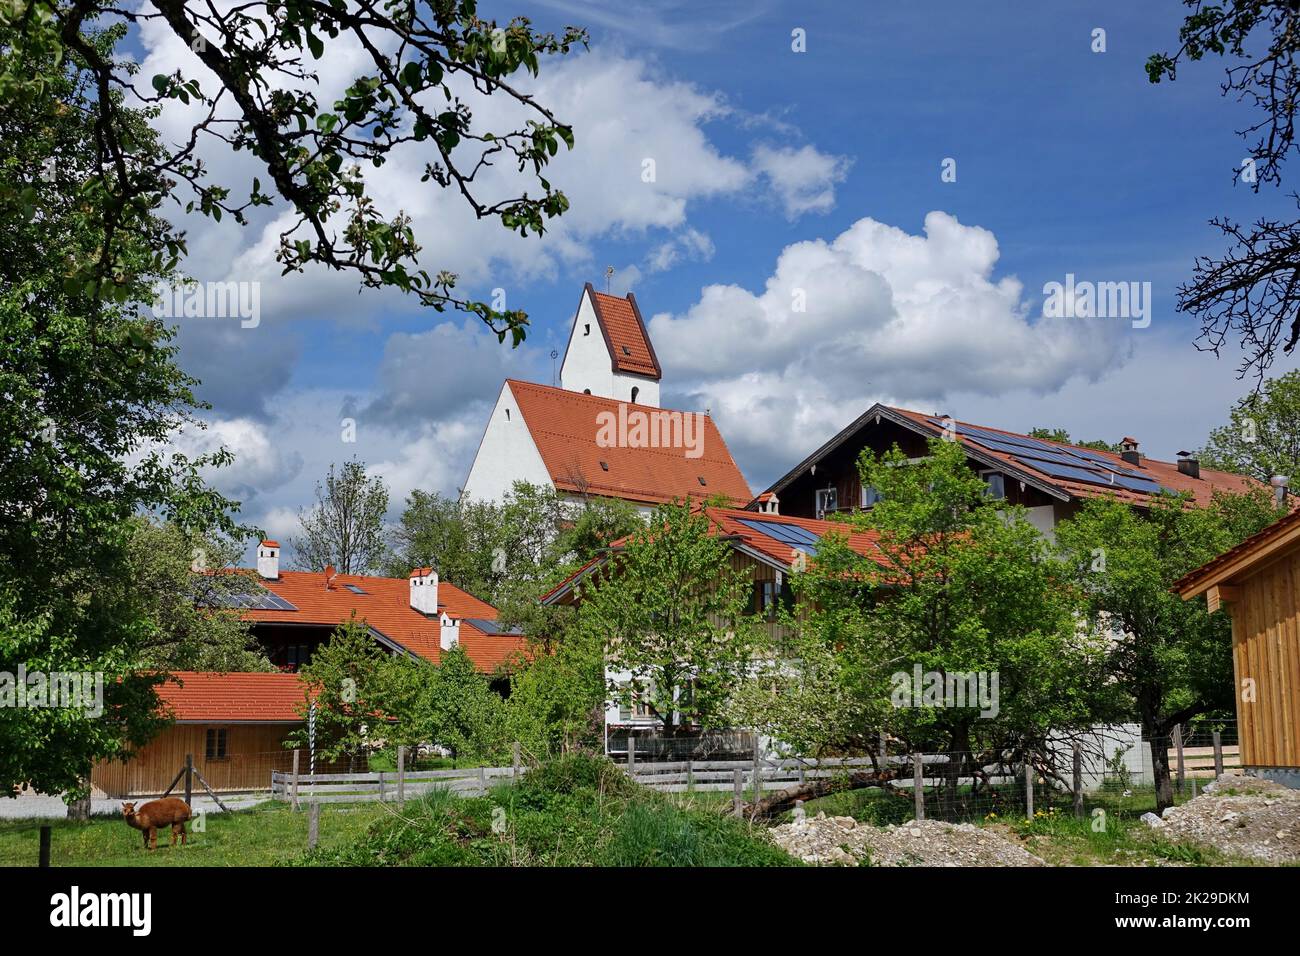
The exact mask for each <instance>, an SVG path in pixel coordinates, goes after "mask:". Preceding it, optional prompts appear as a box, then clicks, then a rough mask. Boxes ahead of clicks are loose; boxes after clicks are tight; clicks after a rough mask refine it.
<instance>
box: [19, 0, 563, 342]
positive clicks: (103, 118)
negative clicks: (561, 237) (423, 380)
mask: <svg viewBox="0 0 1300 956" xmlns="http://www.w3.org/2000/svg"><path fill="white" fill-rule="evenodd" d="M0 26H2V27H3V28H4V29H5V30H6V31H7V44H8V48H9V49H10V50H12V51H13V53H14V56H13V57H11V58H10V59H9V61H8V62H9V67H8V68H5V69H4V70H3V71H0V96H2V97H3V98H5V99H10V98H13V97H15V96H27V95H32V94H35V95H40V92H41V90H42V86H43V85H44V84H48V83H50V82H57V81H58V78H59V75H60V69H61V64H63V63H66V62H68V61H71V60H77V61H79V62H80V64H81V69H82V71H83V74H84V75H85V77H86V79H87V81H88V83H89V84H90V86H91V87H92V89H93V90H94V93H95V96H96V104H95V108H94V114H93V115H94V131H93V135H92V136H90V137H88V138H87V140H86V144H85V146H86V149H87V150H88V151H89V153H90V157H89V158H90V160H91V162H90V163H89V164H88V165H87V168H86V172H85V176H84V178H82V179H81V180H80V182H79V183H78V189H79V190H80V192H81V194H82V195H83V196H84V197H85V198H87V199H88V200H90V201H93V202H95V203H96V205H97V206H98V208H99V209H100V210H101V211H102V214H103V217H104V226H105V228H106V229H107V230H108V232H109V233H110V234H117V233H120V234H125V235H130V236H132V237H133V238H134V239H135V240H136V241H137V243H138V244H139V245H140V246H141V247H142V248H144V249H145V250H146V251H147V252H149V253H151V254H154V255H156V257H157V261H158V262H160V263H161V262H162V261H163V260H165V259H167V258H171V257H174V256H175V255H177V254H178V253H181V252H184V249H185V242H184V237H183V235H181V234H179V233H176V232H174V231H172V230H170V229H166V228H163V229H161V230H159V229H158V228H157V226H156V224H155V223H154V222H153V221H151V217H152V214H153V210H155V209H158V208H159V207H161V206H162V205H163V204H164V203H165V202H168V201H175V202H177V203H179V204H181V205H183V206H184V208H186V209H196V210H198V211H199V212H201V213H203V214H204V215H207V216H210V217H212V218H213V219H215V220H221V219H222V217H223V216H228V217H230V218H232V219H234V220H235V221H237V222H239V223H241V224H244V223H246V222H247V221H248V214H249V212H250V211H252V210H255V209H257V208H258V207H264V206H270V205H272V204H273V202H274V201H275V200H276V199H280V200H282V201H284V202H286V203H287V204H288V206H289V213H290V215H289V217H288V225H287V226H286V228H285V229H284V231H283V232H282V233H281V235H280V247H279V252H278V258H279V261H280V263H281V264H282V265H283V268H284V270H285V271H286V272H289V271H293V270H301V269H303V268H304V267H305V266H306V265H308V264H309V263H318V264H320V265H323V266H325V267H327V268H330V269H335V270H346V271H348V272H351V273H352V274H354V275H356V276H357V277H358V278H359V280H360V281H361V282H362V283H363V284H365V285H367V286H376V287H392V288H397V289H400V290H402V291H403V292H406V293H408V294H411V295H413V296H415V297H416V298H417V299H418V300H419V301H420V302H421V304H423V305H427V306H430V307H432V308H434V309H437V310H439V311H441V310H442V309H444V308H446V307H447V306H448V305H451V306H453V307H456V308H461V309H465V310H468V311H470V312H473V313H474V314H477V315H478V316H480V317H481V318H482V319H483V321H484V322H486V323H487V324H488V325H489V327H491V328H492V329H493V331H495V332H496V333H497V334H498V335H499V336H500V337H501V338H502V339H503V340H504V338H505V337H506V336H507V335H510V336H511V337H512V340H513V341H514V342H515V343H516V344H517V343H518V342H519V341H521V340H522V339H523V337H524V331H525V328H526V322H527V319H526V316H525V315H524V313H523V312H520V311H517V310H506V309H504V308H500V307H494V306H493V305H490V304H487V303H482V302H475V301H470V300H468V299H464V298H459V297H457V295H456V294H455V293H454V291H453V288H454V285H455V281H456V277H455V276H454V275H451V274H449V273H446V272H438V271H436V270H434V271H431V270H430V269H429V268H428V267H427V266H423V265H422V264H421V263H420V261H419V252H420V246H419V244H418V242H417V239H416V236H415V234H414V232H413V230H412V228H411V224H410V219H409V217H408V216H407V215H405V214H404V213H403V212H402V211H401V210H400V209H397V208H387V209H386V208H383V207H382V206H381V205H380V203H378V202H377V201H376V200H375V198H374V196H373V195H372V191H371V189H370V184H369V183H368V182H367V181H366V178H365V175H364V174H363V169H376V168H379V167H382V166H383V165H384V164H385V163H386V162H388V161H389V160H390V159H392V158H395V157H397V156H410V157H412V158H414V157H419V158H420V162H421V163H422V164H423V168H424V175H423V177H422V179H421V182H422V183H424V184H427V188H430V189H437V190H444V189H447V190H451V191H452V192H453V193H454V194H455V195H457V196H459V197H460V198H461V200H463V201H464V202H465V203H466V204H467V205H468V206H469V208H470V209H471V211H472V212H473V214H474V215H475V216H477V217H478V218H480V219H483V218H487V219H494V220H497V221H498V222H499V223H500V224H501V225H502V226H503V227H505V228H506V229H509V230H511V231H514V232H518V233H519V234H521V235H528V234H530V233H532V234H537V233H541V232H542V231H543V230H544V228H545V224H546V220H547V219H549V218H551V217H553V216H558V215H560V214H561V213H563V212H564V211H565V210H566V209H567V208H568V200H567V199H566V198H565V196H564V194H563V193H562V192H561V191H560V190H558V189H557V188H555V187H554V186H553V185H552V184H551V183H550V182H549V181H548V180H547V178H546V177H545V176H544V175H543V171H544V170H545V168H546V166H547V164H548V163H549V162H550V160H551V158H552V157H554V156H555V155H556V153H557V152H558V151H559V149H560V147H561V146H567V147H570V148H572V146H573V132H572V129H571V128H570V127H569V126H567V125H565V124H564V123H563V122H562V121H560V120H559V119H557V118H556V117H555V116H554V115H553V114H552V112H551V111H550V109H548V108H547V107H546V106H545V105H544V104H542V103H540V102H538V101H537V100H536V99H535V98H534V97H533V96H532V95H531V94H530V93H529V92H528V91H527V90H526V89H525V88H524V87H523V86H521V85H520V84H519V82H518V76H519V75H520V74H521V73H522V74H531V75H534V76H535V75H536V74H537V73H538V71H539V69H540V65H541V61H542V59H543V58H545V57H547V56H552V55H562V54H564V53H567V52H568V51H569V49H570V48H571V47H572V46H573V45H574V44H578V43H585V34H584V33H583V32H582V31H581V30H577V29H574V28H569V29H566V30H565V31H564V33H563V34H561V35H559V36H556V35H553V34H548V33H538V32H535V31H533V30H532V29H531V26H530V24H529V21H528V20H527V19H525V18H523V17H516V18H515V19H513V20H511V21H509V22H508V23H505V24H501V25H498V24H497V23H496V22H495V21H490V20H484V19H482V18H480V17H479V16H478V4H477V2H476V0H434V2H428V3H419V2H400V3H390V2H387V0H357V2H350V3H333V2H316V0H264V2H252V3H240V4H235V5H229V4H192V3H184V2H182V0H158V2H156V3H153V4H148V5H145V6H142V7H141V6H133V5H132V6H128V5H121V4H115V3H109V2H104V0H70V2H66V3H54V2H52V0H14V2H10V3H6V4H4V6H3V8H0ZM128 28H136V29H148V30H150V31H151V32H154V33H157V32H158V31H162V33H163V34H164V35H172V36H174V37H175V39H176V40H178V41H179V47H180V48H182V49H188V50H190V51H192V53H193V58H192V60H191V61H189V62H186V63H185V65H184V66H182V67H181V68H180V69H178V70H176V71H175V72H173V73H171V74H158V75H155V76H152V77H147V78H144V77H138V76H137V70H138V68H137V66H136V65H135V58H134V57H130V56H124V55H121V54H118V53H115V51H114V44H113V43H108V44H104V43H103V42H101V37H102V36H103V34H96V33H95V32H94V31H97V30H98V31H102V30H106V29H107V30H112V31H113V32H112V33H111V36H112V38H113V39H114V40H120V39H121V37H122V36H123V35H124V34H125V33H126V31H127V29H128ZM336 44H338V45H340V46H341V45H345V44H346V46H347V48H348V50H349V52H348V53H347V54H346V55H345V56H344V57H343V58H341V59H340V61H338V62H337V63H329V64H328V68H330V69H347V70H352V71H355V72H353V73H352V75H351V77H350V82H349V83H347V84H346V88H345V89H344V92H343V94H342V95H341V96H340V97H339V98H338V99H337V100H333V101H332V102H331V101H326V102H321V100H320V97H319V94H320V81H319V77H318V75H317V73H316V69H317V68H318V67H317V66H316V64H326V63H327V62H328V61H327V53H328V51H329V50H330V48H331V47H333V46H334V45H336ZM126 96H129V98H130V99H131V101H132V102H142V103H145V104H147V105H148V106H149V107H151V108H153V107H158V106H161V105H163V104H167V103H168V102H175V103H177V104H183V105H184V106H186V107H189V108H190V110H191V111H192V112H187V113H186V114H185V115H186V118H185V120H184V122H185V123H186V124H187V127H188V128H186V129H184V130H183V131H181V132H180V133H179V135H176V134H175V131H173V135H169V136H168V146H167V148H166V149H163V150H160V149H159V148H158V147H157V144H156V143H155V142H154V141H153V138H152V137H143V138H142V137H141V136H139V135H138V131H139V130H138V126H139V114H137V113H133V112H132V111H131V110H129V109H127V108H126V107H125V106H124V105H123V100H124V98H126ZM502 101H504V102H502ZM499 104H500V105H499ZM476 111H477V112H478V113H479V115H482V114H483V113H488V114H489V115H492V116H495V117H498V118H500V117H508V119H504V120H503V121H502V122H500V123H499V124H497V125H492V124H487V123H483V122H481V121H479V120H478V119H476V116H475V112H476ZM211 150H231V151H234V152H247V153H248V154H250V155H251V156H252V157H254V159H255V161H256V163H257V166H258V168H259V170H260V171H259V173H258V174H257V175H255V176H253V177H252V181H251V183H250V182H245V183H232V182H220V181H215V180H213V179H212V178H210V171H211V169H212V168H213V164H211V163H210V162H205V161H204V160H205V157H206V154H207V153H208V152H209V151H211ZM494 166H510V167H514V168H515V170H517V172H518V173H519V174H520V176H519V180H520V181H519V183H518V185H517V187H516V186H514V185H511V186H507V187H505V188H504V189H502V190H500V194H499V195H494V194H492V192H491V190H490V189H489V188H488V187H487V186H486V185H485V184H484V181H483V180H484V179H485V178H486V177H485V176H484V175H483V173H484V170H488V169H491V168H492V167H494ZM534 187H535V188H534ZM516 189H517V191H515V190H516ZM52 192H56V190H49V189H44V188H40V187H39V185H37V187H36V188H35V189H34V190H32V191H31V192H30V194H27V195H28V198H27V200H26V201H28V202H30V203H31V204H33V205H35V206H37V207H44V205H45V204H46V202H47V201H48V200H49V194H50V193H52ZM54 201H57V197H55V200H54ZM67 252H68V254H67V255H65V256H64V255H61V256H60V259H61V260H66V263H67V265H68V267H69V268H68V272H67V276H68V279H69V281H70V282H74V283H77V284H79V285H80V286H82V287H83V288H85V289H86V290H87V293H88V294H91V295H94V296H102V297H108V298H111V297H113V296H114V295H115V290H116V288H117V287H118V285H119V282H120V273H121V270H122V266H123V260H122V258H121V252H122V250H121V248H120V247H119V246H118V244H116V243H105V244H104V245H103V246H101V247H98V248H93V247H92V248H79V249H69V250H68V251H67Z"/></svg>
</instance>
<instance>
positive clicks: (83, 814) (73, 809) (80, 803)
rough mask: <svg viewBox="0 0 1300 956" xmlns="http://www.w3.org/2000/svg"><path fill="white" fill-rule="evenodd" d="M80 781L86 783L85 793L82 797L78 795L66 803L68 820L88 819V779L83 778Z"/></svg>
mask: <svg viewBox="0 0 1300 956" xmlns="http://www.w3.org/2000/svg"><path fill="white" fill-rule="evenodd" d="M82 783H84V784H85V785H86V788H87V789H86V795H85V796H84V797H78V798H77V799H76V800H73V801H71V802H70V803H69V804H68V819H69V820H89V819H90V793H91V791H90V781H89V780H83V781H82Z"/></svg>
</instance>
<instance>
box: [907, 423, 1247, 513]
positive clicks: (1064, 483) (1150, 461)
mask: <svg viewBox="0 0 1300 956" xmlns="http://www.w3.org/2000/svg"><path fill="white" fill-rule="evenodd" d="M890 411H893V412H897V413H898V414H900V415H903V416H905V417H907V418H908V419H910V420H911V421H913V422H915V423H916V424H917V425H919V426H921V428H922V429H923V430H925V431H927V432H929V433H931V434H938V433H939V432H940V431H941V430H942V429H941V428H940V427H939V426H936V425H933V424H931V423H930V419H932V418H935V417H936V416H934V415H925V414H922V413H921V412H914V411H911V410H910V409H906V408H891V409H890ZM954 423H955V424H956V425H958V426H962V425H968V426H970V427H973V428H979V429H982V430H983V431H986V432H991V433H994V434H999V435H1008V436H1010V437H1013V438H1027V437H1029V436H1027V435H1022V434H1020V433H1019V432H1009V431H1005V430H1004V429H1000V428H990V427H989V426H987V425H978V424H976V423H974V422H960V421H956V420H955V419H954ZM958 437H959V438H960V439H961V442H962V444H963V445H965V446H967V447H969V448H972V449H975V450H978V451H979V452H980V453H981V454H983V455H985V456H987V457H989V458H992V459H994V460H995V461H997V462H999V463H1000V464H1005V465H1007V466H1008V470H1009V471H1010V472H1011V473H1013V474H1014V473H1015V472H1027V473H1029V474H1030V475H1031V476H1033V477H1035V478H1037V479H1038V480H1039V481H1041V482H1044V483H1045V484H1049V485H1053V486H1055V487H1057V488H1059V489H1061V490H1062V491H1064V492H1066V493H1067V494H1069V495H1071V496H1073V497H1076V498H1099V497H1104V496H1111V495H1113V496H1114V497H1115V498H1117V499H1119V500H1120V501H1127V502H1129V503H1131V504H1145V503H1146V502H1147V500H1148V499H1149V497H1150V495H1147V494H1145V493H1143V492H1140V491H1131V490H1129V489H1127V488H1121V487H1119V486H1113V487H1112V486H1109V485H1095V484H1089V483H1088V482H1083V481H1070V480H1068V479H1064V478H1060V477H1054V476H1052V475H1050V474H1048V473H1046V472H1042V471H1039V470H1038V469H1036V468H1034V467H1033V466H1032V459H1023V458H1015V457H1013V456H1011V455H1009V454H1005V453H1004V452H1001V451H998V450H996V449H993V448H988V447H986V446H984V445H981V444H979V443H978V442H977V441H973V440H972V439H971V438H969V437H968V436H966V435H961V434H958ZM1038 440H1039V441H1043V442H1046V443H1047V444H1049V445H1056V446H1058V447H1060V448H1064V449H1079V450H1080V451H1086V452H1088V453H1089V454H1093V455H1100V456H1101V457H1102V458H1104V459H1106V460H1107V461H1109V462H1113V463H1114V464H1115V466H1116V467H1119V468H1128V469H1132V470H1134V471H1138V472H1141V473H1142V476H1143V477H1144V478H1148V479H1150V480H1151V481H1154V482H1157V483H1158V484H1159V485H1161V486H1162V487H1164V488H1168V489H1170V490H1172V491H1190V492H1191V493H1192V500H1193V501H1195V503H1196V504H1198V505H1208V504H1209V503H1210V497H1211V495H1212V494H1213V493H1214V492H1215V491H1216V490H1217V491H1230V492H1235V493H1241V492H1244V491H1249V490H1251V489H1255V488H1260V487H1262V485H1261V484H1260V483H1259V482H1257V481H1255V480H1254V479H1252V478H1246V477H1243V476H1241V475H1233V474H1230V473H1228V472H1226V471H1214V470H1213V469H1210V468H1202V469H1201V476H1200V478H1193V477H1191V476H1190V475H1185V474H1183V473H1182V472H1181V471H1179V470H1178V465H1177V464H1176V463H1175V462H1168V461H1157V460H1156V459H1154V458H1142V459H1141V463H1140V464H1137V465H1132V464H1129V463H1128V462H1126V461H1124V459H1123V458H1122V457H1120V455H1118V454H1117V453H1115V452H1108V451H1098V450H1097V449H1095V448H1083V446H1081V445H1072V444H1069V443H1067V442H1055V441H1051V440H1050V439H1046V438H1040V439H1038ZM1124 440H1125V441H1126V442H1127V441H1132V439H1130V438H1125V439H1124Z"/></svg>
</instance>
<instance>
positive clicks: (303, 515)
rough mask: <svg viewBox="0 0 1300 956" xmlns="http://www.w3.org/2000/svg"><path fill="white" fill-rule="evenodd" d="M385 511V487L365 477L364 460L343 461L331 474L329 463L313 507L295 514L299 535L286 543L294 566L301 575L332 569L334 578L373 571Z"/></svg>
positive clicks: (382, 549) (379, 552)
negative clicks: (302, 571)
mask: <svg viewBox="0 0 1300 956" xmlns="http://www.w3.org/2000/svg"><path fill="white" fill-rule="evenodd" d="M387 513H388V488H387V486H385V485H384V482H383V479H381V478H371V477H369V476H367V474H366V466H365V463H364V462H361V461H357V460H356V459H353V460H352V461H349V462H344V464H343V469H342V470H341V471H340V472H338V473H337V474H336V473H335V470H334V466H333V465H330V470H329V474H328V475H326V476H325V483H324V484H323V485H322V484H317V485H316V504H315V505H313V506H312V508H311V510H310V511H299V512H298V521H299V523H300V524H301V525H302V536H301V537H296V538H294V539H293V540H292V542H291V544H292V545H293V550H294V560H295V562H296V563H297V564H298V565H299V566H300V567H301V568H303V569H304V570H307V571H323V570H324V569H325V567H326V566H327V565H333V567H334V569H335V570H336V571H338V572H339V573H340V574H367V573H369V572H371V571H374V570H376V569H378V567H379V565H380V563H381V562H382V561H383V558H384V554H385V551H386V547H387V545H386V543H385V539H384V515H385V514H387ZM407 570H408V571H409V570H410V569H409V568H408V569H407ZM403 574H405V572H403Z"/></svg>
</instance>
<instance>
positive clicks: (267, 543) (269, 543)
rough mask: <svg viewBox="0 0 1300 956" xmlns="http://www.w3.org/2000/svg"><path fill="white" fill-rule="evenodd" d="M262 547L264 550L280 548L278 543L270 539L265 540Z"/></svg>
mask: <svg viewBox="0 0 1300 956" xmlns="http://www.w3.org/2000/svg"><path fill="white" fill-rule="evenodd" d="M262 546H263V547H266V548H278V547H280V542H279V541H272V540H271V539H270V538H267V539H266V540H265V541H263V542H262Z"/></svg>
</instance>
